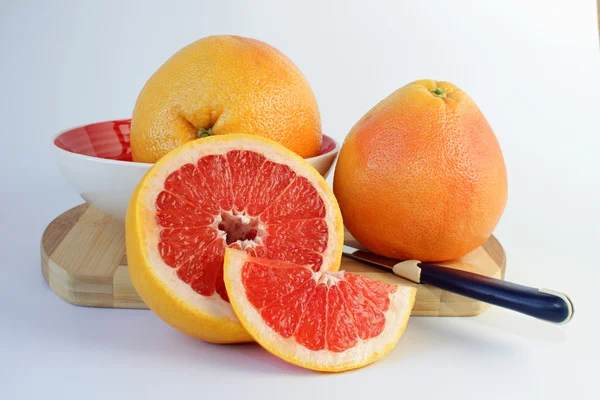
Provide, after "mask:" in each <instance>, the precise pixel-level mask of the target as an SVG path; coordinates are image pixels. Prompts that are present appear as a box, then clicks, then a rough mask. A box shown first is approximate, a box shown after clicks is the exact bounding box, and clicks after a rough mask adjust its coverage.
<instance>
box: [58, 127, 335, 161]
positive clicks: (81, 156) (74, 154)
mask: <svg viewBox="0 0 600 400" xmlns="http://www.w3.org/2000/svg"><path fill="white" fill-rule="evenodd" d="M128 119H129V118H122V119H114V120H105V121H98V122H90V123H87V124H83V125H77V126H74V127H71V128H68V129H64V130H62V131H60V132H58V133H57V134H55V135H53V136H52V139H51V141H50V147H51V148H52V149H53V150H54V151H56V152H58V153H60V154H64V155H68V156H70V157H76V158H82V159H87V160H90V161H95V162H102V163H107V164H113V165H131V166H135V167H145V168H148V169H149V168H151V167H152V166H153V165H154V163H143V162H139V161H123V160H112V159H110V158H101V157H94V156H88V155H86V154H81V153H75V152H73V151H69V150H65V149H63V148H61V147H59V146H57V145H56V143H55V141H56V139H57V138H58V137H59V136H61V135H63V134H65V133H67V132H69V131H73V130H75V129H81V128H84V127H86V126H89V125H96V124H104V123H110V122H117V121H125V120H128ZM322 136H326V137H328V138H329V139H331V141H332V142H333V144H334V147H333V149H331V150H330V151H328V152H327V153H323V154H319V155H318V156H314V157H308V158H303V159H304V160H305V161H307V162H308V160H320V159H321V158H324V157H326V156H329V155H331V154H336V153H338V152H339V150H340V144H339V143H338V142H337V140H335V139H334V138H332V137H331V136H329V135H325V134H322Z"/></svg>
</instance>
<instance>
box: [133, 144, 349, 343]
mask: <svg viewBox="0 0 600 400" xmlns="http://www.w3.org/2000/svg"><path fill="white" fill-rule="evenodd" d="M343 240H344V228H343V224H342V218H341V214H340V211H339V207H338V204H337V202H336V200H335V197H334V196H333V192H332V191H331V189H330V188H329V186H328V185H327V184H326V182H325V180H324V179H323V177H322V176H321V175H319V173H318V172H317V171H316V170H315V169H314V168H313V167H312V166H310V165H309V164H308V163H307V162H306V161H304V159H302V158H301V157H300V156H298V155H296V154H295V153H293V152H292V151H290V150H288V149H286V148H285V147H283V146H281V145H279V144H277V143H275V142H274V141H271V140H269V139H264V138H261V137H257V136H251V135H245V134H230V135H222V136H211V137H207V138H203V139H199V140H195V141H192V142H189V143H187V144H185V145H183V146H181V147H179V148H177V149H175V150H173V151H172V152H170V153H169V154H167V155H166V156H164V157H163V158H161V159H160V160H159V161H158V162H157V163H156V164H155V165H154V166H153V167H152V168H151V169H150V170H149V172H148V173H147V174H146V176H145V177H144V178H143V179H142V181H141V182H140V183H139V185H138V187H137V189H136V191H135V193H134V194H133V196H132V198H131V201H130V204H129V208H128V210H127V221H126V243H127V257H128V264H129V273H130V275H131V280H132V283H133V285H134V287H135V289H136V290H137V292H138V294H139V295H140V297H141V298H142V299H143V300H144V302H145V303H146V304H147V305H148V307H149V308H150V309H151V310H152V311H154V312H155V313H156V314H157V315H158V316H159V317H160V318H162V319H163V320H164V321H165V322H167V323H168V324H170V325H171V326H173V327H175V328H176V329H178V330H180V331H182V332H184V333H186V334H188V335H190V336H193V337H196V338H199V339H202V340H205V341H209V342H213V343H234V342H244V341H252V336H250V335H249V334H248V332H247V331H246V330H245V329H244V327H243V326H242V325H241V324H240V322H239V321H238V319H237V317H236V316H235V314H234V312H233V309H232V308H231V305H230V303H229V296H228V293H227V291H226V289H225V285H224V282H223V257H224V253H225V249H226V248H232V249H238V250H240V251H242V252H244V254H248V255H252V256H257V257H261V258H267V259H274V260H284V261H287V262H294V263H298V264H301V265H303V266H306V267H307V268H309V269H311V270H312V271H315V272H316V271H322V270H337V269H338V268H339V265H340V258H341V252H342V246H343Z"/></svg>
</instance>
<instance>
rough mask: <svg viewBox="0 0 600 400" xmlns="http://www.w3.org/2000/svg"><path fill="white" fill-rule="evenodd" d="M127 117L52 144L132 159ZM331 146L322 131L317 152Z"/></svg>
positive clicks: (84, 129) (60, 137)
mask: <svg viewBox="0 0 600 400" xmlns="http://www.w3.org/2000/svg"><path fill="white" fill-rule="evenodd" d="M130 128H131V120H130V119H122V120H118V121H106V122H98V123H96V124H90V125H85V126H81V127H79V128H74V129H71V130H68V131H66V132H63V133H61V134H60V135H58V136H57V137H56V139H54V144H55V145H56V146H57V147H59V148H61V149H63V150H66V151H70V152H71V153H77V154H83V155H85V156H91V157H98V158H106V159H109V160H119V161H132V159H131V146H130V143H129V132H130ZM333 149H335V142H334V141H333V139H331V138H330V137H329V136H325V135H323V143H322V145H321V152H320V153H319V155H321V154H325V153H329V152H330V151H333Z"/></svg>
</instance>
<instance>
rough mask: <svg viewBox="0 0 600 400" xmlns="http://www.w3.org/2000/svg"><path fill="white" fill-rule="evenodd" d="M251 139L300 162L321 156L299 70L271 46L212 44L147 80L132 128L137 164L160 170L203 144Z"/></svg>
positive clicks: (229, 40) (188, 50) (242, 41)
mask: <svg viewBox="0 0 600 400" xmlns="http://www.w3.org/2000/svg"><path fill="white" fill-rule="evenodd" d="M239 132H242V133H248V134H253V135H258V136H263V137H266V138H269V139H272V140H275V141H276V142H279V143H280V144H282V145H283V146H285V147H287V148H288V149H289V150H292V151H293V152H295V153H297V154H298V155H300V156H301V157H305V158H306V157H313V156H315V155H317V154H318V153H319V151H320V149H321V117H320V114H319V109H318V106H317V101H316V99H315V96H314V93H313V92H312V89H311V88H310V86H309V84H308V82H307V81H306V79H305V78H304V76H303V75H302V73H301V72H300V71H299V70H298V68H297V67H296V66H295V65H294V64H293V63H292V61H290V60H289V59H288V58H287V57H286V56H285V55H283V54H282V53H281V52H279V51H278V50H277V49H275V48H273V47H271V46H269V45H268V44H266V43H263V42H261V41H258V40H255V39H249V38H245V37H240V36H209V37H206V38H203V39H200V40H198V41H196V42H194V43H192V44H190V45H188V46H186V47H184V48H183V49H181V50H180V51H178V52H177V53H176V54H175V55H173V56H172V57H171V58H170V59H169V60H167V61H166V62H165V63H164V64H163V65H162V66H161V67H160V68H159V69H158V70H157V71H156V72H155V73H154V75H152V77H151V78H150V79H149V80H148V82H147V83H146V85H145V86H144V88H143V89H142V91H141V93H140V94H139V96H138V99H137V102H136V105H135V108H134V110H133V116H132V120H131V150H132V156H133V160H134V161H139V162H148V163H153V162H156V161H157V160H158V159H159V158H161V157H162V156H163V155H165V154H166V153H168V152H169V151H171V150H173V149H174V148H176V147H179V146H180V145H182V144H184V143H186V142H189V141H190V140H194V139H196V138H198V137H203V136H208V135H222V134H228V133H239Z"/></svg>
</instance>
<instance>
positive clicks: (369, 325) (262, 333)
mask: <svg viewBox="0 0 600 400" xmlns="http://www.w3.org/2000/svg"><path fill="white" fill-rule="evenodd" d="M224 278H225V285H226V287H227V292H228V293H229V296H230V299H231V304H232V305H233V309H234V310H235V313H236V315H237V316H238V318H239V319H240V321H241V322H242V324H243V325H244V327H245V328H246V329H247V330H248V332H250V334H251V335H252V336H253V337H254V339H255V340H256V341H257V342H258V343H259V344H260V345H261V346H263V347H264V348H265V349H267V350H268V351H269V352H271V353H273V354H275V355H276V356H278V357H280V358H282V359H283V360H286V361H288V362H290V363H293V364H296V365H299V366H302V367H305V368H309V369H313V370H319V371H329V372H333V371H345V370H350V369H354V368H359V367H362V366H365V365H367V364H370V363H372V362H374V361H376V360H378V359H380V358H381V357H383V356H384V355H386V354H387V353H388V352H389V351H390V350H392V349H393V348H394V346H395V345H396V343H397V342H398V340H399V339H400V337H401V336H402V333H403V332H404V329H405V327H406V324H407V322H408V318H409V316H410V311H411V309H412V307H413V304H414V300H415V294H416V289H414V288H412V287H409V286H396V285H390V284H387V283H383V282H380V281H375V280H372V279H369V278H366V277H363V276H359V275H352V274H345V273H344V271H338V272H335V271H333V272H332V271H315V270H314V269H312V268H310V266H308V265H298V264H293V263H289V262H285V261H279V260H266V259H260V258H256V257H253V256H251V255H250V254H248V253H245V252H243V251H240V250H235V249H226V250H225V263H224Z"/></svg>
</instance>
